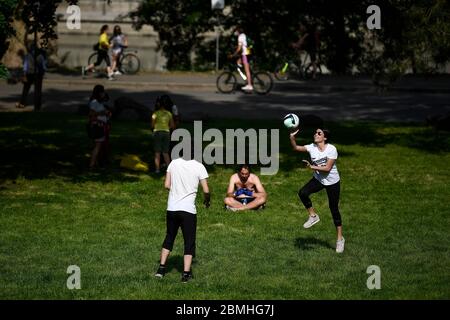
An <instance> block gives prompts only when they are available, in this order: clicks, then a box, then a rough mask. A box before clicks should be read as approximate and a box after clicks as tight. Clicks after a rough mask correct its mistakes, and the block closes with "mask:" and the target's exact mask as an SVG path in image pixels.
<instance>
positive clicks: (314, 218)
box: [303, 214, 320, 229]
mask: <svg viewBox="0 0 450 320" xmlns="http://www.w3.org/2000/svg"><path fill="white" fill-rule="evenodd" d="M319 221H320V218H319V215H318V214H316V215H315V216H309V218H308V221H306V222H305V223H304V224H303V228H305V229H308V228H311V227H312V226H313V225H315V224H316V223H317V222H319Z"/></svg>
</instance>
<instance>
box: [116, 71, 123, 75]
mask: <svg viewBox="0 0 450 320" xmlns="http://www.w3.org/2000/svg"><path fill="white" fill-rule="evenodd" d="M114 75H115V76H120V75H122V72H120V71H114Z"/></svg>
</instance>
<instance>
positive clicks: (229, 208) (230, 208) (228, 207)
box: [226, 205, 237, 212]
mask: <svg viewBox="0 0 450 320" xmlns="http://www.w3.org/2000/svg"><path fill="white" fill-rule="evenodd" d="M226 208H227V210H230V211H233V212H235V211H237V209H236V208H233V207H230V206H228V205H227V206H226Z"/></svg>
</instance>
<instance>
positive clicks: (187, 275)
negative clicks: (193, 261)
mask: <svg viewBox="0 0 450 320" xmlns="http://www.w3.org/2000/svg"><path fill="white" fill-rule="evenodd" d="M193 278H194V277H193V276H192V272H183V275H182V276H181V282H185V283H186V282H188V281H189V280H191V279H193Z"/></svg>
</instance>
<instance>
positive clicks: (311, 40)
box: [292, 23, 320, 80]
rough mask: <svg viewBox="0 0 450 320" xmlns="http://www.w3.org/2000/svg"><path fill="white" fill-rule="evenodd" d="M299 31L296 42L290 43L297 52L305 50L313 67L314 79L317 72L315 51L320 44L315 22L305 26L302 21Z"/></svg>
mask: <svg viewBox="0 0 450 320" xmlns="http://www.w3.org/2000/svg"><path fill="white" fill-rule="evenodd" d="M299 33H300V35H301V37H300V38H299V40H298V41H297V42H294V43H293V44H292V47H293V48H295V49H297V50H298V51H299V52H300V51H302V50H305V51H306V52H307V53H308V54H309V57H310V59H311V64H312V67H313V74H312V78H313V79H314V80H315V79H316V74H317V51H319V46H320V34H319V31H318V30H317V27H316V25H315V24H309V25H308V26H305V25H304V24H303V23H301V24H300V25H299Z"/></svg>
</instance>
